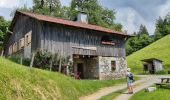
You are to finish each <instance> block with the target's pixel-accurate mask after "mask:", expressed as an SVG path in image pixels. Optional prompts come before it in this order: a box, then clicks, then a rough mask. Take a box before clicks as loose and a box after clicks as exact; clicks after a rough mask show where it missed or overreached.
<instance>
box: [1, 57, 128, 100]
mask: <svg viewBox="0 0 170 100" xmlns="http://www.w3.org/2000/svg"><path fill="white" fill-rule="evenodd" d="M122 82H125V79H119V80H103V81H100V80H74V79H72V78H70V77H67V76H65V75H62V74H60V73H57V72H49V71H45V70H40V69H35V68H32V69H30V68H29V67H26V66H22V65H19V64H16V63H14V62H11V61H10V60H7V59H5V58H1V57H0V100H12V99H19V100H20V99H22V100H23V99H33V100H42V99H46V100H51V99H62V100H76V99H78V98H79V97H80V96H82V95H87V94H90V93H92V92H94V91H96V90H98V89H99V88H102V87H106V86H112V85H115V84H118V83H122Z"/></svg>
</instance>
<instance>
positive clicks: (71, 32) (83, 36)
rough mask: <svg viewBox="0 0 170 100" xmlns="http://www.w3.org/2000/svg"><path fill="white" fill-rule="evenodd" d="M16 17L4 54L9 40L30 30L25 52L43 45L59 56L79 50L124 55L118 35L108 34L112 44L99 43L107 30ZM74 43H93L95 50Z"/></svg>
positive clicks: (19, 37) (105, 54) (76, 52)
mask: <svg viewBox="0 0 170 100" xmlns="http://www.w3.org/2000/svg"><path fill="white" fill-rule="evenodd" d="M18 17H19V18H17V20H16V23H15V25H14V27H13V29H12V31H13V35H12V36H11V37H10V39H9V41H8V44H7V47H6V48H7V49H6V50H5V52H6V54H7V55H8V54H9V53H8V51H9V47H10V46H11V45H12V44H14V43H15V42H18V41H19V40H20V39H21V38H23V37H24V36H25V34H27V33H28V32H30V31H32V41H31V46H30V47H29V48H26V49H29V50H24V51H27V52H28V53H30V52H33V51H34V50H37V49H42V50H47V51H49V52H52V53H59V54H60V55H61V56H72V54H80V55H94V56H110V57H111V56H112V57H113V56H114V57H125V47H124V44H125V39H124V37H123V36H121V35H115V34H110V36H112V37H114V38H115V41H117V43H118V44H116V45H115V46H113V45H103V44H101V39H102V37H103V36H105V35H106V34H108V33H104V32H99V31H94V30H89V29H83V28H77V27H72V26H66V25H60V24H54V23H49V22H45V21H40V20H36V19H34V18H31V17H29V16H24V15H22V14H21V15H20V16H18ZM75 47H96V50H90V49H82V48H75ZM30 50H31V51H30ZM21 51H22V50H21Z"/></svg>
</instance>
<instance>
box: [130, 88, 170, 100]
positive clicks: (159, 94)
mask: <svg viewBox="0 0 170 100" xmlns="http://www.w3.org/2000/svg"><path fill="white" fill-rule="evenodd" d="M169 93H170V89H164V88H158V89H157V90H156V91H153V92H145V90H141V91H139V92H137V93H135V94H134V95H133V96H132V97H131V98H130V100H170V95H169Z"/></svg>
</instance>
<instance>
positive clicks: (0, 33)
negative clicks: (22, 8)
mask: <svg viewBox="0 0 170 100" xmlns="http://www.w3.org/2000/svg"><path fill="white" fill-rule="evenodd" d="M8 26H9V21H6V20H5V19H4V18H3V17H2V16H0V41H4V36H5V33H6V32H7V28H8Z"/></svg>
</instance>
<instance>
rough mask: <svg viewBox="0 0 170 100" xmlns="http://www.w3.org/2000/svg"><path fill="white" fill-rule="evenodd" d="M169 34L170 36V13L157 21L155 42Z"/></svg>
mask: <svg viewBox="0 0 170 100" xmlns="http://www.w3.org/2000/svg"><path fill="white" fill-rule="evenodd" d="M167 34H170V13H168V14H167V15H166V16H165V18H164V19H162V18H161V17H159V19H157V20H156V29H155V40H157V39H160V38H162V37H163V36H165V35H167Z"/></svg>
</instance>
